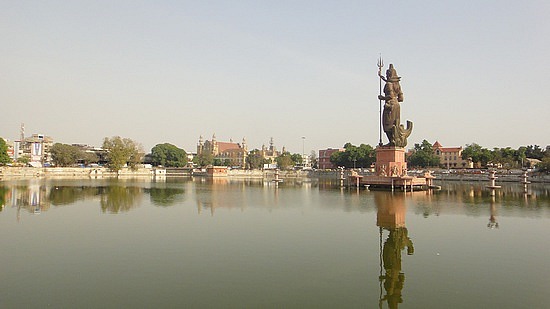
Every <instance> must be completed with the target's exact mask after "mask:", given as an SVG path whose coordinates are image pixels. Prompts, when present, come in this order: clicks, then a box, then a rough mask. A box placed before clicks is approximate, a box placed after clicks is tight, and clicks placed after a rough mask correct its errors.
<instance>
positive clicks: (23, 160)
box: [17, 155, 31, 164]
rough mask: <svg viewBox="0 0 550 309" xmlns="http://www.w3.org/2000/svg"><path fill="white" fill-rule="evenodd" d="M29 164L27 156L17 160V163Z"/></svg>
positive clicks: (29, 160)
mask: <svg viewBox="0 0 550 309" xmlns="http://www.w3.org/2000/svg"><path fill="white" fill-rule="evenodd" d="M29 162H31V158H30V157H29V156H28V155H23V156H20V157H19V158H17V163H21V164H29Z"/></svg>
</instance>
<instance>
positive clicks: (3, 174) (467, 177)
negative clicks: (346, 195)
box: [0, 166, 550, 183]
mask: <svg viewBox="0 0 550 309" xmlns="http://www.w3.org/2000/svg"><path fill="white" fill-rule="evenodd" d="M278 174H279V175H278V177H279V178H281V179H305V178H318V179H335V180H336V179H339V178H340V177H341V173H340V171H329V170H316V171H279V172H278ZM164 175H165V176H164ZM164 175H162V176H164V177H191V176H206V175H205V174H204V173H194V172H193V170H192V169H189V168H167V169H166V174H164ZM347 175H348V171H346V173H345V175H344V177H345V178H347ZM359 175H363V176H365V175H368V174H367V173H359ZM433 175H434V176H435V177H436V178H435V181H465V182H468V181H488V177H489V175H488V174H468V173H440V172H437V171H436V172H435V173H434V174H433ZM159 176H160V175H159ZM496 176H497V177H498V178H497V179H496V181H497V182H521V181H522V178H521V176H522V175H521V173H512V174H497V175H496ZM95 177H155V169H154V168H139V169H137V170H130V169H126V168H125V169H122V170H120V171H119V172H118V173H117V172H113V171H110V170H109V169H108V168H79V167H47V168H34V167H8V166H4V167H0V179H27V178H95ZM157 177H158V176H157ZM227 177H231V178H263V179H274V178H275V177H276V176H275V171H274V170H240V169H234V170H228V171H227ZM528 180H529V181H530V182H533V183H550V175H540V174H532V173H530V174H529V178H528Z"/></svg>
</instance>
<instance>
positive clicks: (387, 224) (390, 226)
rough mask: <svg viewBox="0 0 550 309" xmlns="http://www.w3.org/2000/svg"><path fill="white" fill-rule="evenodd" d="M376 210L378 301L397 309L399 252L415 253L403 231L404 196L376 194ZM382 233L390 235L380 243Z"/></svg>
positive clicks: (399, 297) (399, 300)
mask: <svg viewBox="0 0 550 309" xmlns="http://www.w3.org/2000/svg"><path fill="white" fill-rule="evenodd" d="M374 201H375V204H376V207H377V210H378V211H377V216H376V225H377V226H378V227H379V231H380V277H379V280H380V299H379V305H380V307H382V305H383V303H384V302H386V303H387V305H388V308H398V306H399V304H400V303H402V302H403V298H402V290H403V287H404V284H405V274H404V273H403V272H402V266H401V252H402V251H403V250H405V248H406V249H407V255H412V254H413V253H414V247H413V243H412V240H411V239H410V238H409V236H408V231H407V228H406V227H405V214H406V212H407V208H406V206H405V195H403V194H392V193H389V192H375V196H374ZM384 231H387V232H389V234H388V236H387V238H386V240H385V241H384V242H383V244H382V241H383V236H384Z"/></svg>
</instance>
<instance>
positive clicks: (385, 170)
mask: <svg viewBox="0 0 550 309" xmlns="http://www.w3.org/2000/svg"><path fill="white" fill-rule="evenodd" d="M376 175H377V176H381V177H401V176H406V175H407V162H405V148H403V147H395V146H378V147H376Z"/></svg>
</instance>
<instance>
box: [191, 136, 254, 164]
mask: <svg viewBox="0 0 550 309" xmlns="http://www.w3.org/2000/svg"><path fill="white" fill-rule="evenodd" d="M203 153H210V154H211V155H212V156H213V157H214V159H218V160H219V161H221V162H223V163H225V162H228V163H229V165H230V166H239V167H243V168H244V167H245V166H246V157H247V156H248V150H247V145H246V139H244V138H243V141H242V143H240V144H239V143H234V142H233V141H232V140H230V141H229V142H218V141H217V140H216V134H213V135H212V140H210V141H209V140H206V141H204V140H203V138H202V136H200V137H199V143H198V144H197V155H201V154H203Z"/></svg>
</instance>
